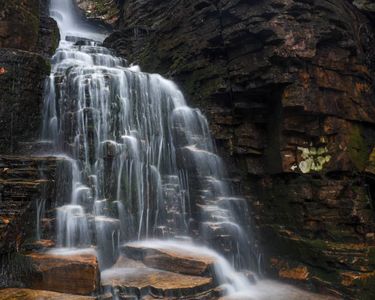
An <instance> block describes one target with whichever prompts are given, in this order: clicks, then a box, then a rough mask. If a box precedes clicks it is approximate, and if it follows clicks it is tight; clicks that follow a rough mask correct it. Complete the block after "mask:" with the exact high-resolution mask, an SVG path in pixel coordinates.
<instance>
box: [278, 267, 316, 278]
mask: <svg viewBox="0 0 375 300" xmlns="http://www.w3.org/2000/svg"><path fill="white" fill-rule="evenodd" d="M279 277H281V278H284V279H293V280H300V281H305V280H306V279H308V278H309V270H308V269H307V268H306V267H305V266H299V267H296V268H291V269H286V268H284V269H281V270H280V271H279Z"/></svg>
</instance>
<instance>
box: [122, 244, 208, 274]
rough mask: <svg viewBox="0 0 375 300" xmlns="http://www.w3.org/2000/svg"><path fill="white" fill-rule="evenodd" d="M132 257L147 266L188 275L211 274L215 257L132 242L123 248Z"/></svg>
mask: <svg viewBox="0 0 375 300" xmlns="http://www.w3.org/2000/svg"><path fill="white" fill-rule="evenodd" d="M122 251H123V252H124V253H125V254H126V256H127V257H128V258H130V259H134V260H140V261H142V262H143V263H144V264H145V265H146V266H148V267H151V268H155V269H161V270H166V271H171V272H174V273H180V274H188V275H198V276H202V275H209V274H210V271H211V270H212V268H213V264H214V262H215V259H214V258H212V257H209V256H204V255H197V254H194V253H191V252H189V251H186V252H185V251H181V250H178V251H177V250H174V249H165V248H157V247H147V246H145V245H142V244H137V243H131V244H127V245H125V246H124V247H123V248H122Z"/></svg>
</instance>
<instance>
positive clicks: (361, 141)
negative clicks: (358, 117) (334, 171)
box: [348, 125, 369, 171]
mask: <svg viewBox="0 0 375 300" xmlns="http://www.w3.org/2000/svg"><path fill="white" fill-rule="evenodd" d="M362 131H363V129H362V126H360V125H354V126H353V128H352V130H351V131H350V133H349V144H348V153H349V156H350V159H351V160H352V162H353V164H354V166H355V167H356V168H357V169H358V171H362V170H364V169H365V167H366V165H367V161H368V154H369V153H368V147H367V144H366V141H365V138H364V137H363V134H362Z"/></svg>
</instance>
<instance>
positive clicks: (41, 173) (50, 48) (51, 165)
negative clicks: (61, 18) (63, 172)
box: [0, 0, 63, 287]
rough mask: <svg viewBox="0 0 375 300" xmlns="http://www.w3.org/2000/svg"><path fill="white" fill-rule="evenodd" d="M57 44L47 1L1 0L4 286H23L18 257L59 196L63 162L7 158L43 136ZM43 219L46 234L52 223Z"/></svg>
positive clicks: (0, 261)
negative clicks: (47, 83)
mask: <svg viewBox="0 0 375 300" xmlns="http://www.w3.org/2000/svg"><path fill="white" fill-rule="evenodd" d="M58 41H59V32H58V28H57V24H56V23H55V21H53V20H52V19H50V18H49V17H48V1H47V0H40V1H39V0H12V1H10V0H4V1H0V269H1V272H0V273H1V274H0V287H2V286H10V285H17V284H19V283H18V282H17V278H16V277H17V274H19V273H20V272H21V271H22V270H23V269H24V268H25V267H26V265H27V264H26V262H25V261H24V260H23V259H21V258H20V256H19V253H20V252H22V251H23V250H25V247H28V246H27V245H28V244H29V245H31V244H32V243H33V242H34V241H35V239H36V237H37V236H36V231H37V223H36V221H37V211H38V207H39V208H40V209H42V207H43V208H45V209H46V210H48V211H49V210H50V209H51V208H52V207H54V201H55V199H56V198H58V195H56V188H55V180H56V169H57V166H58V161H59V159H56V158H40V157H31V156H29V155H23V156H14V155H13V156H6V155H4V154H15V153H17V154H30V152H31V151H32V149H33V148H34V147H33V143H34V142H35V141H36V140H37V139H38V138H39V136H40V126H41V118H42V104H43V97H42V94H43V87H44V82H45V79H46V77H47V76H48V75H49V73H50V58H51V56H52V54H53V53H54V51H55V49H56V47H57V45H58ZM60 181H61V182H63V180H61V179H60ZM42 203H45V206H44V205H42ZM40 216H41V218H43V220H40V221H41V223H43V222H44V223H43V225H45V228H44V229H45V230H44V233H47V232H48V230H50V229H49V227H50V225H51V224H49V220H48V219H47V215H45V214H40ZM49 234H54V233H53V232H50V233H49Z"/></svg>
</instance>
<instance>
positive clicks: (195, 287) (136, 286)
mask: <svg viewBox="0 0 375 300" xmlns="http://www.w3.org/2000/svg"><path fill="white" fill-rule="evenodd" d="M102 285H103V287H104V290H105V291H108V290H111V291H118V292H119V294H122V295H124V296H127V297H129V296H133V297H134V299H140V298H142V299H146V298H143V297H151V298H150V299H153V298H152V297H155V298H158V299H160V297H163V299H165V298H168V299H188V298H187V297H191V298H190V299H199V298H198V297H197V294H200V293H211V292H214V290H213V287H214V283H213V280H212V278H210V277H202V276H191V275H182V274H178V273H173V272H168V271H163V270H157V269H152V268H146V267H144V268H142V267H137V268H114V269H109V270H106V271H104V272H103V273H102ZM121 299H122V298H121ZM126 299H132V298H126ZM147 299H149V298H147ZM204 299H211V298H209V297H206V298H204ZM216 299H217V297H216Z"/></svg>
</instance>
